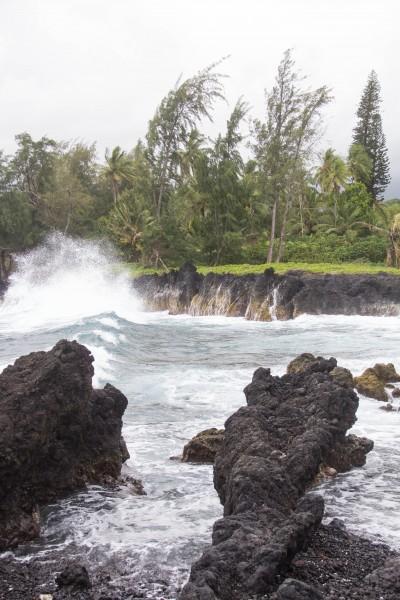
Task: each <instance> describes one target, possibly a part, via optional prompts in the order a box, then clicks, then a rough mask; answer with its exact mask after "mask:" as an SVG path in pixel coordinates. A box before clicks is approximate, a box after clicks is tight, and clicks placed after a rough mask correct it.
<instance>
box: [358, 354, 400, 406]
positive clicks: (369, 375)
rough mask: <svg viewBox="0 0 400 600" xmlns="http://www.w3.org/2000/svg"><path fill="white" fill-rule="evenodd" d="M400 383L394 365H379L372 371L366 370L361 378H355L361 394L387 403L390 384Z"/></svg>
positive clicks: (399, 377) (371, 369)
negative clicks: (387, 390) (386, 388)
mask: <svg viewBox="0 0 400 600" xmlns="http://www.w3.org/2000/svg"><path fill="white" fill-rule="evenodd" d="M397 381H400V375H399V374H398V373H397V372H396V369H395V368H394V365H393V364H392V363H388V364H387V365H385V364H382V363H378V364H376V365H375V366H374V367H372V368H370V369H365V371H364V373H362V374H361V375H360V376H359V377H355V378H354V383H355V387H356V389H357V391H358V393H359V394H363V395H364V396H367V397H368V398H375V399H376V400H380V401H382V402H387V400H388V399H389V396H388V394H387V392H386V390H385V386H386V385H387V384H388V383H394V382H397Z"/></svg>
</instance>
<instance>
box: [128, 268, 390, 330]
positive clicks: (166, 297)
mask: <svg viewBox="0 0 400 600" xmlns="http://www.w3.org/2000/svg"><path fill="white" fill-rule="evenodd" d="M134 287H135V289H136V291H137V293H138V294H139V296H141V298H142V300H143V301H144V303H145V305H146V306H147V308H148V309H150V310H169V311H170V312H172V313H174V314H175V313H177V312H178V313H179V312H180V313H182V312H187V313H190V314H192V315H213V314H224V315H232V316H242V317H246V318H248V319H255V320H265V321H270V320H271V318H272V315H271V309H272V306H273V307H274V316H275V317H276V318H277V319H281V320H287V319H293V318H295V317H297V316H299V315H302V314H305V313H308V314H331V315H332V314H344V315H398V314H399V313H400V309H399V307H400V278H399V277H397V275H389V274H387V273H378V274H376V275H362V274H360V275H345V274H333V273H329V274H318V273H304V272H302V271H289V272H287V273H285V274H284V275H278V274H276V273H274V271H273V269H266V270H265V272H264V273H262V274H260V275H231V274H229V273H226V274H215V273H209V274H208V275H206V276H204V275H200V274H199V273H197V272H196V269H195V267H193V265H188V264H186V265H184V267H182V269H180V270H179V271H170V272H169V273H166V274H164V275H144V276H142V277H139V278H137V279H136V280H135V282H134Z"/></svg>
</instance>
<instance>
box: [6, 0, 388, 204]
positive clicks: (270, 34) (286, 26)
mask: <svg viewBox="0 0 400 600" xmlns="http://www.w3.org/2000/svg"><path fill="white" fill-rule="evenodd" d="M135 4H136V6H134V5H133V4H132V3H131V2H129V1H128V0H118V1H117V2H116V3H114V4H113V5H112V6H111V5H110V4H109V3H106V2H105V1H104V0H99V1H97V2H95V1H94V0H84V1H83V2H78V1H77V0H59V1H58V2H57V3H56V4H55V3H53V2H51V1H50V0H40V2H36V3H32V2H30V1H29V0H18V1H17V2H15V1H11V0H3V6H2V9H3V10H2V21H1V23H0V68H1V71H2V78H0V93H1V98H2V101H1V105H2V114H3V116H4V115H5V117H6V118H5V119H4V118H3V122H2V125H1V138H0V139H1V142H0V149H3V150H4V151H5V152H6V153H12V152H13V151H14V149H15V147H16V146H15V141H14V136H15V135H16V134H18V133H22V132H23V131H27V132H28V133H30V134H31V135H32V137H34V138H35V139H36V138H40V137H42V136H43V135H47V136H49V137H51V138H54V139H55V140H57V141H71V140H72V141H73V140H77V141H83V142H84V143H88V144H91V143H94V142H95V143H96V147H97V150H98V156H99V159H101V160H102V159H103V157H104V151H105V148H106V147H108V148H112V147H114V146H117V145H119V146H121V147H122V148H124V149H126V150H130V149H132V148H133V147H134V146H135V144H136V142H137V141H138V139H139V138H143V137H144V135H145V133H146V129H147V124H148V121H149V119H151V117H152V116H153V114H154V111H155V109H156V107H157V105H158V104H159V102H160V101H161V99H162V98H163V96H165V94H166V93H168V91H169V90H170V89H171V88H172V87H173V85H174V83H175V82H176V80H177V79H178V77H179V76H180V75H181V74H182V76H183V77H184V78H186V77H190V76H191V75H193V74H194V73H195V72H197V71H198V70H199V69H201V68H204V67H206V66H207V65H209V64H210V63H212V62H214V61H216V60H218V59H219V58H220V57H222V56H226V55H230V58H229V59H228V60H227V61H226V62H225V63H224V65H222V67H221V71H222V72H224V73H226V74H227V75H228V76H229V77H228V78H227V79H226V80H225V84H226V97H227V100H228V102H229V106H226V105H225V104H224V103H222V102H221V103H219V104H218V106H216V110H215V114H214V117H215V119H214V124H212V125H208V124H206V123H204V130H205V132H206V133H208V134H210V135H215V133H216V132H219V131H222V130H223V129H224V127H225V121H226V119H227V117H228V115H229V112H230V110H231V108H232V106H233V105H234V104H235V102H236V100H237V98H238V97H239V96H243V97H244V99H245V100H246V101H247V102H248V103H249V104H250V106H251V111H250V115H251V116H252V117H258V118H262V117H263V116H264V114H265V101H264V90H265V89H271V87H272V85H273V83H274V77H275V74H276V70H277V66H278V63H279V61H280V60H281V58H282V55H283V52H284V51H285V49H287V48H293V51H294V53H293V56H294V59H295V61H296V67H297V69H298V70H300V71H301V72H302V73H303V74H304V75H307V76H309V78H308V82H309V85H310V86H311V87H317V86H320V85H327V86H328V87H330V88H332V92H333V95H334V100H333V102H332V103H331V105H330V106H329V107H328V108H327V110H326V111H325V117H326V118H325V121H324V123H325V129H326V131H325V134H324V136H323V139H322V142H321V144H320V148H321V151H323V150H324V149H326V148H328V147H333V148H334V149H335V150H336V151H337V152H338V153H339V154H340V155H342V156H346V154H347V151H348V148H349V145H350V143H351V137H352V129H353V127H354V125H355V120H356V117H355V113H356V110H357V106H358V103H359V100H360V97H361V93H362V90H363V88H364V86H365V84H366V81H367V77H368V74H369V73H370V71H371V70H372V69H374V70H375V71H376V72H377V74H378V78H379V81H380V83H381V86H382V100H383V102H382V117H383V125H384V132H385V135H386V138H387V145H388V149H389V156H390V162H391V176H392V181H391V184H390V185H389V186H388V188H387V190H386V192H385V198H386V199H392V198H396V197H397V198H399V197H400V170H399V168H398V165H399V164H400V135H399V133H398V126H397V121H396V116H397V113H398V108H397V97H398V96H399V93H400V84H399V80H398V79H397V78H396V77H395V76H394V72H395V68H396V64H395V60H396V59H395V53H394V48H395V45H394V44H395V39H396V38H395V23H396V18H395V17H396V16H397V15H400V11H399V8H398V6H397V3H395V1H394V0H386V2H384V3H380V4H378V3H377V2H376V1H375V0H366V1H364V2H361V0H350V1H349V2H347V3H346V5H345V6H341V7H338V6H337V5H336V6H335V7H328V6H326V5H325V4H323V5H321V3H320V2H317V0H309V1H308V3H307V8H305V7H304V5H303V4H302V3H296V1H295V0H282V2H281V3H280V4H279V6H276V5H275V4H274V3H272V2H265V1H262V0H249V1H248V2H247V3H246V7H245V8H246V10H245V11H244V10H243V4H242V3H241V2H238V1H233V2H232V1H231V2H228V1H227V0H219V2H216V3H215V2H211V0H202V2H201V3H200V2H198V1H196V0H194V1H193V2H192V6H191V9H192V13H191V14H189V12H188V11H187V2H185V3H184V2H183V0H170V1H169V2H168V5H166V4H165V3H163V2H162V1H161V0H150V1H149V2H146V3H144V2H143V3H141V2H140V3H135ZM377 26H379V35H376V27H377ZM16 31H18V36H17V35H15V32H16Z"/></svg>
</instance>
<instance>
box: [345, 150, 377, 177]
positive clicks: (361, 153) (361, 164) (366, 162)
mask: <svg viewBox="0 0 400 600" xmlns="http://www.w3.org/2000/svg"><path fill="white" fill-rule="evenodd" d="M347 167H348V170H349V174H350V177H351V179H352V180H353V182H355V181H360V182H361V183H364V185H365V186H367V187H368V185H369V184H370V182H371V174H372V160H371V158H370V157H369V156H368V154H367V151H366V150H365V148H364V146H362V145H361V144H352V145H351V146H350V149H349V156H348V159H347Z"/></svg>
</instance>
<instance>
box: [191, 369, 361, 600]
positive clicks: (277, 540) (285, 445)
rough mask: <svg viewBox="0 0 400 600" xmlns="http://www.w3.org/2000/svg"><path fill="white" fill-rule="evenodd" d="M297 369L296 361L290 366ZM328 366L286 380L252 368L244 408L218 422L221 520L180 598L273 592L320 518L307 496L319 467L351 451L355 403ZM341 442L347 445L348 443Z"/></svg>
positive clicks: (208, 599) (316, 499)
mask: <svg viewBox="0 0 400 600" xmlns="http://www.w3.org/2000/svg"><path fill="white" fill-rule="evenodd" d="M297 364H298V363H297ZM336 366H337V365H336V360H335V359H329V360H326V359H323V358H317V359H314V360H311V361H308V365H307V367H306V368H305V369H304V370H302V369H300V370H299V371H298V372H296V373H290V374H287V375H284V376H283V377H273V376H272V375H271V372H270V370H269V369H261V368H260V369H257V371H256V372H255V373H254V376H253V381H252V383H251V384H250V385H249V386H247V387H246V389H245V395H246V400H247V406H246V407H242V408H240V409H239V410H238V411H237V412H236V413H234V414H233V415H232V416H231V417H230V418H229V419H228V420H227V422H226V423H225V436H224V442H223V444H222V447H221V449H220V450H219V452H218V454H217V456H216V460H215V465H214V485H215V488H216V490H217V492H218V494H219V497H220V500H221V502H222V504H223V506H224V516H223V518H222V519H220V520H218V521H217V522H216V523H215V524H214V528H213V536H212V542H213V545H212V546H211V547H210V548H208V549H206V550H205V552H204V553H203V555H202V557H201V558H200V559H199V560H198V561H197V562H196V563H194V565H192V569H191V574H190V578H189V582H188V584H187V585H186V586H185V587H184V589H183V591H182V595H181V600H216V599H217V598H218V600H237V599H247V598H249V597H250V596H252V595H257V594H260V595H261V594H265V593H268V592H271V591H273V589H274V586H276V578H277V576H278V575H280V574H282V573H284V572H285V569H287V568H288V566H289V565H290V562H291V560H292V558H293V557H294V555H295V554H296V552H298V551H299V550H301V549H302V548H304V547H305V546H306V545H307V542H308V540H309V538H310V536H311V535H312V533H313V531H314V530H315V529H316V528H318V526H319V524H320V522H321V519H322V515H323V500H322V498H321V497H320V496H318V495H315V494H307V495H304V494H305V491H306V490H307V489H308V488H309V487H310V486H311V485H312V482H313V481H314V479H315V477H316V475H317V474H318V472H319V469H320V466H321V464H329V463H328V459H329V457H330V456H331V455H334V454H335V453H337V454H340V451H339V448H340V447H341V446H342V445H343V444H344V445H347V444H349V441H348V439H347V438H346V431H347V429H349V428H350V427H351V426H352V425H353V424H354V422H355V420H356V418H355V413H356V410H357V407H358V397H357V395H356V394H355V393H354V391H353V390H352V389H350V388H349V387H348V386H347V385H343V384H341V383H338V382H337V381H336V380H335V379H334V378H333V377H331V375H330V371H332V370H333V369H334V368H335V367H336ZM346 440H347V441H346Z"/></svg>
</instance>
